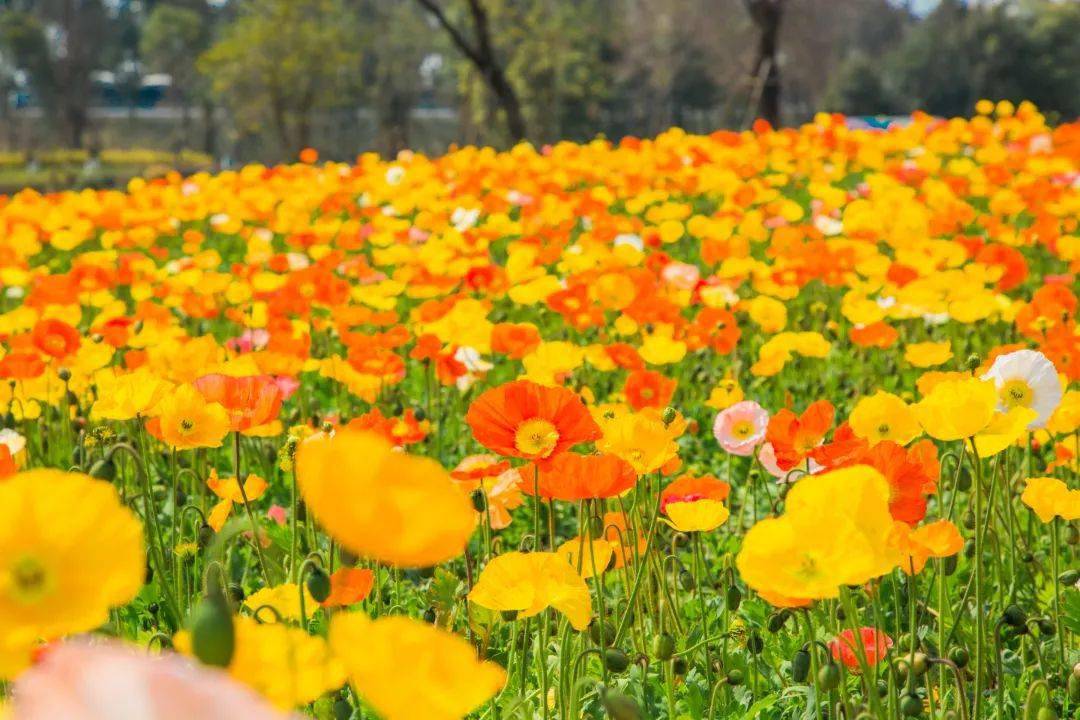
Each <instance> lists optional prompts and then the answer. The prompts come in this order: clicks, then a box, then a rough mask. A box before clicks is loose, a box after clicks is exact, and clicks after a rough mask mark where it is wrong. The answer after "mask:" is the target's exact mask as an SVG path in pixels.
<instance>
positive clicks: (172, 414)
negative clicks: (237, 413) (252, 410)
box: [155, 385, 229, 450]
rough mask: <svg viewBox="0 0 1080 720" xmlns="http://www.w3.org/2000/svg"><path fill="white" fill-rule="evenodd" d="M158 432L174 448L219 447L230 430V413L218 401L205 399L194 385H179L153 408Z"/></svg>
mask: <svg viewBox="0 0 1080 720" xmlns="http://www.w3.org/2000/svg"><path fill="white" fill-rule="evenodd" d="M155 412H156V413H157V417H156V418H155V420H156V423H155V425H156V427H157V433H156V434H158V435H159V436H160V438H161V439H162V441H163V442H165V444H167V445H169V446H171V447H174V448H176V449H177V450H189V449H191V448H197V447H221V442H222V440H224V439H225V436H226V435H227V434H228V433H229V415H228V413H227V412H226V411H225V408H223V407H222V406H221V405H220V404H218V403H212V402H207V401H206V399H205V398H204V397H203V395H202V393H200V392H199V391H198V390H196V389H195V387H194V386H193V385H181V386H180V387H178V388H176V390H174V391H173V392H172V393H170V394H168V395H166V396H165V397H164V398H163V399H162V400H161V402H159V403H158V404H157V407H156V408H155Z"/></svg>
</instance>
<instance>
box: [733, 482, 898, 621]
mask: <svg viewBox="0 0 1080 720" xmlns="http://www.w3.org/2000/svg"><path fill="white" fill-rule="evenodd" d="M892 527H893V519H892V515H891V514H890V513H889V485H888V483H887V482H886V480H885V478H884V477H882V475H881V474H880V473H878V472H877V471H876V470H874V469H872V468H869V467H867V466H856V467H852V468H844V469H842V470H834V471H832V472H827V473H822V474H820V475H813V476H810V477H806V478H803V479H802V480H800V481H799V482H798V483H796V484H795V486H794V487H793V488H792V489H791V491H790V492H789V493H788V498H787V505H786V508H785V512H784V514H783V515H781V516H780V517H778V518H768V519H765V520H762V521H761V522H759V523H757V524H756V525H754V526H753V527H752V528H750V531H749V532H747V534H746V537H745V538H744V539H743V546H742V549H741V550H740V551H739V555H738V556H737V557H736V566H737V567H738V569H739V574H740V575H742V577H743V579H744V580H745V581H746V583H747V584H748V585H749V586H750V587H751V588H753V589H754V590H756V591H758V592H759V593H760V594H762V596H763V597H766V598H767V599H768V598H770V597H774V598H777V599H780V598H782V599H783V602H782V604H784V605H794V604H798V602H797V601H798V600H802V599H820V598H833V597H836V596H837V595H838V594H839V589H840V586H841V585H860V584H862V583H865V582H867V581H868V580H871V579H873V578H876V577H880V576H881V575H883V574H885V573H887V572H889V571H890V570H891V569H893V568H894V567H896V565H897V562H898V559H899V555H898V553H897V551H896V546H895V540H894V538H893V537H892Z"/></svg>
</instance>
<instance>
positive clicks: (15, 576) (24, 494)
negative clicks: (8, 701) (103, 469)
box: [0, 470, 146, 664]
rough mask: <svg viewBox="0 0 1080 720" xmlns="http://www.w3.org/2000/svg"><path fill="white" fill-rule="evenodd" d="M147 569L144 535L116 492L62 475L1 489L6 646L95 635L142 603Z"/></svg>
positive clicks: (17, 481) (0, 591)
mask: <svg viewBox="0 0 1080 720" xmlns="http://www.w3.org/2000/svg"><path fill="white" fill-rule="evenodd" d="M145 562H146V555H145V551H144V548H143V534H142V527H141V525H140V523H139V521H138V519H137V518H136V517H135V515H134V513H132V512H131V511H130V510H128V509H127V508H126V507H124V506H122V505H121V504H120V499H119V497H118V496H117V494H116V490H115V489H114V488H113V487H112V486H111V485H109V484H107V483H103V482H101V481H99V480H95V479H93V478H91V477H88V476H86V475H81V474H78V473H66V472H61V471H59V470H31V471H29V472H23V473H18V474H16V475H13V476H11V477H10V478H9V479H7V480H4V481H3V482H0V644H2V645H5V646H8V647H16V648H18V647H21V648H26V649H29V647H30V646H31V644H32V643H34V642H36V641H38V640H53V639H56V638H59V637H62V636H64V635H68V634H71V633H78V632H85V631H88V630H92V629H93V628H96V627H97V626H99V625H101V624H102V623H104V622H105V621H106V620H108V617H109V609H110V608H114V607H118V606H120V605H123V604H124V603H126V602H128V601H129V600H131V599H132V598H133V597H135V594H136V593H137V592H138V591H139V588H140V587H142V583H143V576H144V573H145ZM15 664H18V663H15Z"/></svg>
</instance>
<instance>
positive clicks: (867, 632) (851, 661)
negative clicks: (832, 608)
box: [829, 627, 893, 672]
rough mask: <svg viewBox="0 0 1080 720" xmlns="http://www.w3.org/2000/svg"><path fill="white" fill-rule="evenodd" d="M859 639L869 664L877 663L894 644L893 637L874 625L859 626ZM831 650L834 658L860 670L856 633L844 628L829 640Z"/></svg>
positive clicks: (857, 670) (854, 670) (849, 667)
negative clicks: (873, 626)
mask: <svg viewBox="0 0 1080 720" xmlns="http://www.w3.org/2000/svg"><path fill="white" fill-rule="evenodd" d="M859 639H860V641H861V642H862V645H863V650H864V652H865V653H866V662H867V664H868V665H871V666H873V665H877V664H878V662H880V661H881V659H882V658H884V657H885V654H886V653H887V652H889V648H891V647H892V646H893V641H892V638H891V637H889V636H888V635H886V634H885V633H883V632H881V631H879V630H877V629H876V628H872V627H863V628H859ZM829 650H830V652H832V656H833V659H834V660H839V661H840V662H842V663H844V665H845V666H846V667H847V668H848V669H849V670H851V671H853V672H859V670H860V669H861V665H860V664H859V654H858V652H859V651H858V649H857V646H856V645H855V633H853V632H851V630H844V631H842V632H841V633H840V634H839V635H838V636H836V637H835V638H833V639H832V640H830V641H829Z"/></svg>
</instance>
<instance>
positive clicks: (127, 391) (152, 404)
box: [90, 368, 172, 420]
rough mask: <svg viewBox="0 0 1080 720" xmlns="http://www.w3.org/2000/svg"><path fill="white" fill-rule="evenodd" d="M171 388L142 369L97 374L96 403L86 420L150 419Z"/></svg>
mask: <svg viewBox="0 0 1080 720" xmlns="http://www.w3.org/2000/svg"><path fill="white" fill-rule="evenodd" d="M171 388H172V386H171V385H170V384H169V383H168V382H166V381H165V380H162V379H161V378H160V377H158V376H157V375H155V374H154V373H152V372H150V371H149V370H145V369H143V368H139V369H138V370H135V371H134V372H130V373H121V374H118V375H117V374H112V373H100V374H99V375H98V391H97V402H95V403H94V407H93V408H92V409H91V411H90V417H92V418H95V419H98V418H101V419H105V420H131V419H132V418H134V417H137V416H139V415H150V414H152V413H153V411H154V409H155V408H156V407H157V404H158V403H159V402H161V400H162V398H164V397H165V395H166V394H167V393H168V392H169V390H170V389H171Z"/></svg>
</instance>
